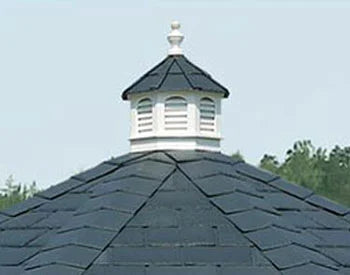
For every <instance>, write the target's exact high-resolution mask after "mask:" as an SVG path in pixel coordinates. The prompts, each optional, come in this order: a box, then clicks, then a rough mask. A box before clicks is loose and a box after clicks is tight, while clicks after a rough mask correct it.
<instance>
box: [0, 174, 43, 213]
mask: <svg viewBox="0 0 350 275" xmlns="http://www.w3.org/2000/svg"><path fill="white" fill-rule="evenodd" d="M0 191H1V192H0V209H4V208H8V207H10V206H12V205H14V204H16V203H19V202H21V201H23V200H26V199H28V198H29V197H31V196H33V195H34V194H35V193H36V192H37V191H38V189H37V187H36V182H35V181H34V182H33V183H32V184H31V185H29V186H27V185H25V184H21V183H18V184H16V183H15V180H14V178H13V176H12V175H11V176H9V177H8V178H7V180H6V181H5V188H3V189H1V190H0Z"/></svg>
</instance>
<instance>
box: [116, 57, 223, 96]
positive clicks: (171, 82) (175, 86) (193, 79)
mask: <svg viewBox="0 0 350 275" xmlns="http://www.w3.org/2000/svg"><path fill="white" fill-rule="evenodd" d="M150 91H152V92H153V91H167V92H171V91H206V92H215V93H219V94H222V95H223V96H224V97H228V96H229V91H228V90H227V89H226V88H225V87H224V86H222V85H221V84H220V83H218V82H217V81H215V80H214V79H213V78H212V77H211V76H210V75H209V74H208V73H206V72H205V71H203V70H202V69H200V68H199V67H197V66H196V65H194V64H193V63H192V62H190V61H189V60H188V59H187V58H186V57H185V56H184V55H169V56H167V57H166V58H165V59H164V60H163V61H162V62H160V63H159V64H158V65H156V66H155V67H154V68H152V69H151V70H150V71H149V72H147V73H146V74H145V75H143V76H142V77H141V78H140V79H138V80H137V81H136V82H135V83H134V84H132V85H131V86H130V87H129V88H127V89H126V90H125V91H124V92H123V94H122V98H123V99H124V100H127V99H128V96H129V95H131V94H135V93H141V92H150Z"/></svg>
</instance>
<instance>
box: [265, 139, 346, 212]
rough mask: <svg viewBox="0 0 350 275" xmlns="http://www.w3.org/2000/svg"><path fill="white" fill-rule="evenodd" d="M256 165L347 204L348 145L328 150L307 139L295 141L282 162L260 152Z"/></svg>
mask: <svg viewBox="0 0 350 275" xmlns="http://www.w3.org/2000/svg"><path fill="white" fill-rule="evenodd" d="M260 167H261V168H263V169H266V170H269V171H271V172H273V173H275V174H278V175H280V176H281V177H283V178H285V179H286V180H289V181H291V182H294V183H297V184H300V185H302V186H305V187H307V188H310V189H312V190H314V191H315V192H317V193H319V194H321V195H323V196H326V197H328V198H330V199H332V200H334V201H337V202H340V203H342V204H346V205H349V206H350V147H344V148H341V147H339V146H335V147H334V148H333V149H332V150H331V151H330V152H329V153H328V152H327V150H325V149H322V148H317V149H316V148H315V147H314V146H313V145H312V143H311V141H309V140H305V141H298V142H296V143H295V144H294V146H293V148H292V149H289V150H288V151H287V153H286V157H285V160H284V161H283V162H281V163H279V162H278V160H277V158H276V156H271V155H264V156H263V158H262V159H261V161H260Z"/></svg>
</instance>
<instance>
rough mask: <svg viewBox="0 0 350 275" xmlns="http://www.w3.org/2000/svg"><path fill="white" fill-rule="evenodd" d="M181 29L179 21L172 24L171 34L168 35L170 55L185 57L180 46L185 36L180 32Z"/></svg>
mask: <svg viewBox="0 0 350 275" xmlns="http://www.w3.org/2000/svg"><path fill="white" fill-rule="evenodd" d="M180 27H181V25H180V23H179V22H178V21H173V22H172V23H171V32H170V33H169V34H168V41H169V43H170V49H169V51H168V55H183V51H182V48H181V47H180V45H181V43H182V41H183V40H184V35H183V34H182V33H181V32H180Z"/></svg>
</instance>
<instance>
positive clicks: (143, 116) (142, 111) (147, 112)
mask: <svg viewBox="0 0 350 275" xmlns="http://www.w3.org/2000/svg"><path fill="white" fill-rule="evenodd" d="M137 129H138V132H139V133H147V132H151V131H152V129H153V111H152V101H151V100H150V99H149V98H144V99H142V100H140V101H139V103H138V104H137Z"/></svg>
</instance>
